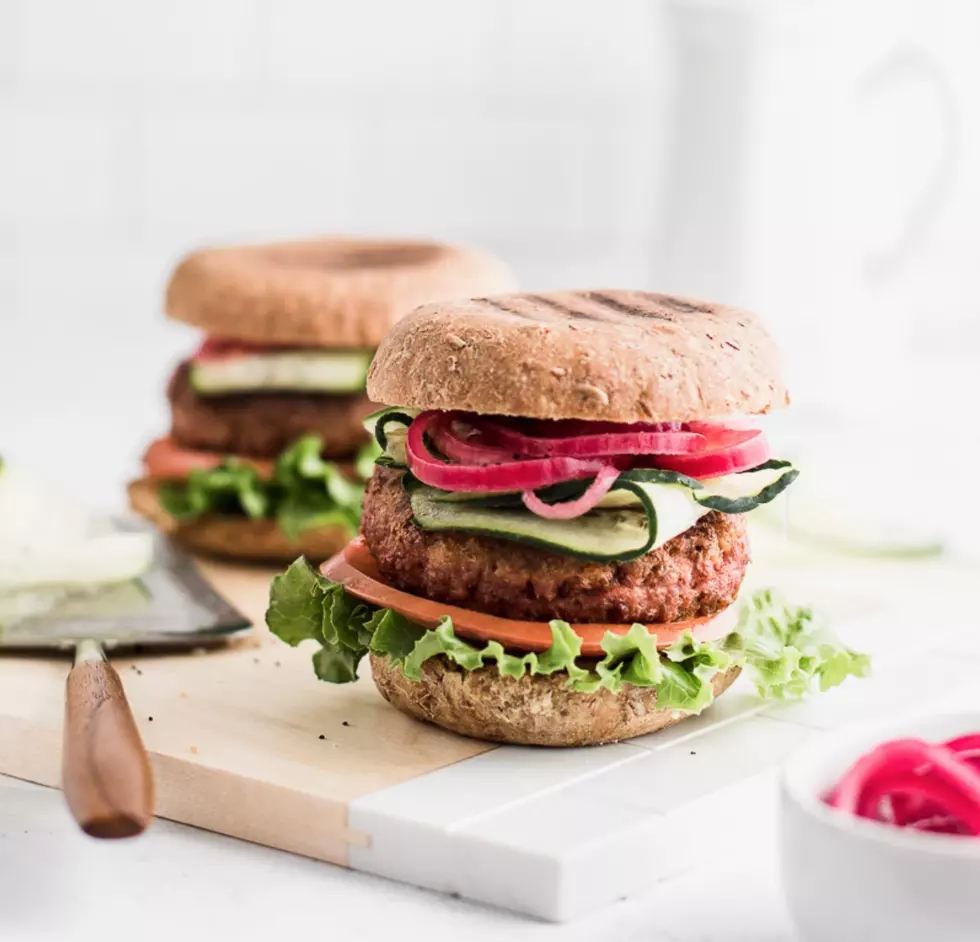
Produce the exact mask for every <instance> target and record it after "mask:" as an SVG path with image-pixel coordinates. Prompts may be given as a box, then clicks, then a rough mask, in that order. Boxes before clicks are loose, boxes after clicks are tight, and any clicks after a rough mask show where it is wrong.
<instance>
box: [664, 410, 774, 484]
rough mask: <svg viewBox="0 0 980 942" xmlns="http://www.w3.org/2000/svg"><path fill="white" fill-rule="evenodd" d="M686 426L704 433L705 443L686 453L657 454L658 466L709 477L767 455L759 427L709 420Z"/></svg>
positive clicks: (758, 461)
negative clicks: (729, 425) (698, 449)
mask: <svg viewBox="0 0 980 942" xmlns="http://www.w3.org/2000/svg"><path fill="white" fill-rule="evenodd" d="M688 427H689V428H690V430H691V431H692V432H697V433H698V434H699V435H704V436H705V438H706V439H707V441H706V444H705V447H704V448H703V449H702V450H701V451H698V452H695V453H694V454H690V455H657V456H656V459H655V461H656V466H657V467H658V468H663V469H664V470H665V471H679V472H680V473H681V474H686V475H688V476H690V477H692V478H713V477H718V476H719V475H721V474H734V473H736V472H738V471H748V470H749V468H755V467H757V466H758V465H760V464H762V463H763V462H764V461H768V460H769V458H770V457H771V452H770V450H769V442H768V441H767V440H766V437H765V435H763V434H762V432H761V431H760V430H759V429H752V428H727V427H725V426H720V425H715V424H713V423H710V422H691V423H689V426H688Z"/></svg>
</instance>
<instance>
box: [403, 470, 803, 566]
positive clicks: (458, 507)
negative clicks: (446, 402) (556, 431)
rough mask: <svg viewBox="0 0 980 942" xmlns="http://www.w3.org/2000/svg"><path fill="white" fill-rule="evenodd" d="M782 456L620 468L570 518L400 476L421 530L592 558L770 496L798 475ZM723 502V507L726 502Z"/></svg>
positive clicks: (661, 538) (571, 486) (555, 492)
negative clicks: (724, 469)
mask: <svg viewBox="0 0 980 942" xmlns="http://www.w3.org/2000/svg"><path fill="white" fill-rule="evenodd" d="M796 475H797V471H796V470H795V469H793V468H792V467H791V466H790V465H789V463H788V462H771V463H768V464H767V465H765V466H762V467H760V468H759V469H756V470H754V471H747V472H745V473H743V474H731V475H726V476H725V477H720V478H714V479H712V480H707V481H696V480H694V479H692V478H687V477H685V476H684V475H681V474H677V473H675V472H672V471H659V470H656V469H650V468H642V469H635V470H632V471H624V472H623V473H622V474H621V475H620V476H619V478H617V480H616V484H615V485H614V489H613V490H611V491H610V492H609V493H608V494H607V495H606V496H605V498H603V500H602V501H601V502H600V503H599V505H598V507H597V508H596V509H595V510H592V511H590V512H589V513H587V514H585V515H583V516H581V517H578V518H576V519H574V520H548V519H545V518H543V517H539V516H537V515H536V514H532V513H530V512H529V511H527V510H525V509H524V506H523V504H522V502H521V495H520V494H519V493H506V494H476V493H461V492H450V491H442V490H438V489H436V488H434V487H427V486H426V485H424V484H422V483H421V482H420V481H418V479H416V478H415V477H413V476H412V475H411V474H406V475H405V477H404V479H403V483H404V486H405V489H406V490H407V491H408V494H409V499H410V500H411V503H412V513H413V515H414V516H415V520H416V522H417V523H418V525H419V526H420V527H422V529H423V530H449V531H458V532H463V533H476V534H481V535H485V536H495V537H498V538H500V539H504V540H514V541H515V542H518V543H527V544H529V545H531V546H537V547H540V548H542V549H549V550H554V551H555V552H559V553H562V554H563V555H565V556H574V557H576V558H578V559H588V560H594V561H597V562H610V561H613V560H629V559H636V558H637V557H638V556H643V555H644V554H645V553H649V552H650V551H651V550H654V549H656V548H657V547H658V546H662V545H663V544H664V543H666V542H667V541H668V540H672V539H673V538H674V537H675V536H679V535H680V534H681V533H683V532H684V531H685V530H689V529H690V528H691V527H693V526H694V525H695V524H696V523H697V521H698V520H699V519H700V518H701V517H703V516H704V515H705V514H707V513H709V512H710V511H711V510H719V511H721V512H723V513H746V512H747V511H749V510H752V509H754V508H755V507H757V506H759V504H762V503H767V502H769V501H771V500H772V499H773V498H774V497H775V496H776V495H777V494H778V493H780V492H781V491H782V490H784V489H785V488H786V487H787V486H788V485H789V484H790V483H791V482H792V481H793V479H794V478H795V477H796ZM588 484H589V482H588V481H587V480H586V481H571V482H568V483H566V484H559V485H555V486H554V487H551V488H546V489H544V490H542V491H541V492H539V494H540V495H542V496H544V499H545V500H548V501H549V502H557V501H561V500H571V499H573V498H575V497H577V496H578V495H579V494H581V493H582V491H583V490H584V489H585V488H586V487H588ZM726 508H728V509H726Z"/></svg>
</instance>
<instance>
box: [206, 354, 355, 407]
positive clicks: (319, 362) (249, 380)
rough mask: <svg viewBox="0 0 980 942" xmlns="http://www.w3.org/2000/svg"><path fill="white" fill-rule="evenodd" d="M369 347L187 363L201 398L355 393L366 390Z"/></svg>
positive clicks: (257, 355) (252, 355)
mask: <svg viewBox="0 0 980 942" xmlns="http://www.w3.org/2000/svg"><path fill="white" fill-rule="evenodd" d="M372 356H373V354H372V352H371V351H370V350H310V351H305V350H289V351H283V352H279V353H256V354H246V355H241V356H230V357H227V358H222V359H216V360H201V361H198V362H193V363H191V367H190V383H191V386H192V387H193V389H194V391H195V392H197V393H199V394H200V395H202V396H222V395H229V394H231V393H247V392H314V393H316V392H323V393H354V392H361V391H362V390H363V389H364V383H365V380H366V379H367V371H368V366H370V364H371V358H372Z"/></svg>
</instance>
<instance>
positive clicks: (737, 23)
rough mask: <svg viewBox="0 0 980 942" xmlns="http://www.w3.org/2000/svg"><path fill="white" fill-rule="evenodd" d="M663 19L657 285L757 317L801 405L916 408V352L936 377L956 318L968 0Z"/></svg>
mask: <svg viewBox="0 0 980 942" xmlns="http://www.w3.org/2000/svg"><path fill="white" fill-rule="evenodd" d="M664 14H665V26H666V30H667V36H668V45H669V47H670V48H671V49H672V52H673V57H674V64H675V84H674V93H673V94H674V97H673V106H672V107H673V114H672V118H671V119H670V120H669V121H668V125H669V127H670V135H669V137H668V140H669V141H670V156H669V157H668V160H667V166H666V181H665V186H664V204H663V216H662V219H661V222H662V226H663V232H662V238H661V244H662V246H663V254H662V257H661V258H660V260H659V264H660V265H662V266H663V270H662V272H659V273H658V281H659V282H660V283H663V284H665V285H666V286H667V287H668V288H670V289H675V290H680V291H685V292H688V293H690V294H694V295H698V294H700V295H703V296H708V297H718V298H726V299H732V300H734V301H737V302H739V303H742V304H744V305H746V306H749V307H754V308H757V309H760V310H761V311H763V312H764V314H765V315H766V316H767V318H768V319H769V321H770V322H771V323H772V324H774V325H775V328H776V330H777V331H778V333H779V335H780V340H781V342H782V343H783V344H784V347H785V349H786V351H787V354H788V357H789V359H790V361H791V362H790V364H789V368H790V371H791V375H793V377H794V392H795V394H796V400H797V402H798V403H799V404H800V405H802V406H807V405H810V406H819V407H821V408H823V409H830V410H832V411H835V412H838V411H839V412H842V413H845V414H848V415H854V414H859V415H865V416H867V417H869V418H870V417H872V416H878V415H880V414H882V413H884V412H886V411H887V412H889V413H891V414H894V413H895V412H896V411H897V410H899V409H900V410H905V409H916V408H921V409H923V410H924V411H926V412H928V411H929V410H930V409H931V408H932V405H931V403H930V402H929V401H928V400H927V399H926V400H924V398H923V395H924V393H925V394H926V396H928V394H929V393H930V391H931V389H932V383H931V381H930V382H923V383H915V382H910V378H911V377H916V376H922V375H923V371H926V372H927V371H928V370H929V369H932V368H933V367H931V366H930V365H929V364H928V363H926V362H925V360H923V357H924V356H925V354H926V353H927V352H929V351H931V352H933V353H935V354H936V355H937V356H938V358H939V361H940V367H941V369H940V371H941V372H943V373H948V372H949V370H947V369H946V366H945V362H946V358H947V357H949V356H953V355H954V354H955V347H956V346H957V345H958V342H957V340H956V339H955V338H956V337H957V336H958V332H960V331H962V329H963V328H964V324H970V323H971V322H972V321H973V320H975V316H974V314H973V309H974V308H975V307H976V302H977V285H976V280H977V279H976V277H975V275H974V272H975V271H976V269H977V264H976V259H975V258H973V257H972V254H975V247H976V246H977V245H978V244H980V239H978V235H980V232H978V229H980V199H978V195H980V161H978V159H977V157H978V156H980V154H978V148H977V143H978V132H980V122H978V120H977V116H978V115H980V108H978V107H977V105H978V104H980V66H978V64H977V62H976V57H975V55H974V52H973V50H974V48H975V44H976V39H977V37H978V36H980V4H974V3H958V2H955V0H945V2H944V0H940V2H932V3H926V2H918V0H910V2H892V3H885V2H876V0H852V2H838V0H829V2H826V3H813V2H805V0H779V2H776V0H759V2H735V0H729V2H724V0H668V2H666V3H665V6H664ZM971 292H972V293H971ZM944 345H946V346H949V345H951V347H952V348H953V349H950V350H949V351H947V350H946V346H944ZM926 348H928V349H926ZM915 386H918V387H919V388H917V389H916V388H914V387H915ZM922 387H926V389H925V390H923V388H922Z"/></svg>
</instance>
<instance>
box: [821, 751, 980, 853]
mask: <svg viewBox="0 0 980 942" xmlns="http://www.w3.org/2000/svg"><path fill="white" fill-rule="evenodd" d="M978 741H980V737H973V736H971V737H960V738H959V739H957V740H952V741H951V743H947V744H939V745H935V744H932V743H928V742H925V741H924V740H921V739H898V740H894V741H892V742H888V743H884V744H883V745H881V746H878V747H877V748H876V749H874V750H872V751H871V752H870V753H868V754H867V755H865V756H863V757H862V758H861V759H859V760H858V761H857V762H856V763H855V764H854V765H853V766H852V767H851V768H850V769H849V770H848V771H847V773H846V774H845V775H844V777H843V778H842V779H841V781H840V782H839V784H838V785H837V786H836V787H835V788H834V789H833V791H832V792H831V793H830V794H829V795H828V796H827V798H826V801H827V803H828V804H829V805H831V806H832V807H834V808H838V809H840V810H842V811H847V812H850V813H852V814H855V815H858V816H859V817H864V818H871V819H874V820H878V821H887V820H888V819H887V818H884V817H883V816H882V803H883V801H884V800H885V799H886V798H887V799H888V800H889V803H890V805H891V811H892V816H891V823H894V824H897V825H899V826H903V827H914V828H916V829H918V830H927V831H933V830H935V831H940V832H942V833H967V834H972V835H980V770H978V769H977V768H976V766H975V765H973V763H972V762H971V761H970V759H969V758H967V756H966V755H965V754H964V753H966V752H968V751H973V749H974V748H975V747H976V745H977V742H978ZM953 746H956V747H959V748H960V749H961V750H962V751H959V752H958V751H957V749H956V748H953Z"/></svg>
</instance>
